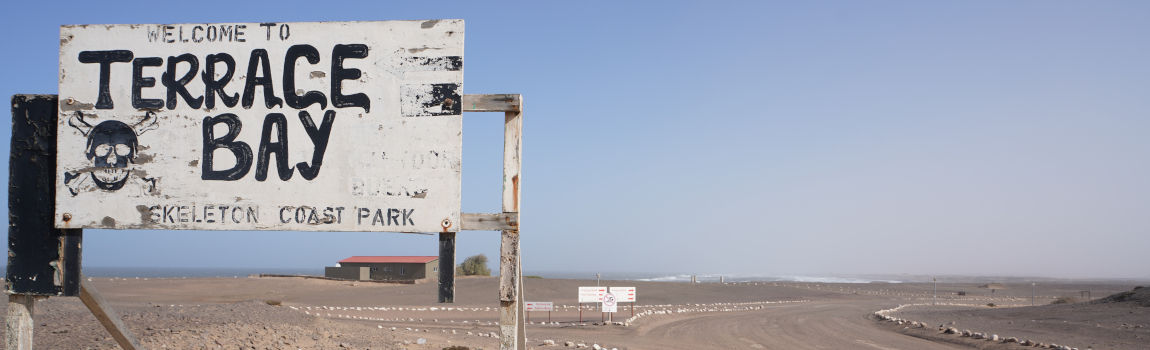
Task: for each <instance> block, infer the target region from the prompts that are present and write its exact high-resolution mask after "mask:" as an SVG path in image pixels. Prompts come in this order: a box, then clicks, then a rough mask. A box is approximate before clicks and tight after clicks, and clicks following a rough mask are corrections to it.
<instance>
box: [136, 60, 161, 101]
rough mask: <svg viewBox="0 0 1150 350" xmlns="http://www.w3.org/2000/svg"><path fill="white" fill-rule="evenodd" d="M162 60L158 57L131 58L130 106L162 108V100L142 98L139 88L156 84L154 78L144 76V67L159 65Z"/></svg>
mask: <svg viewBox="0 0 1150 350" xmlns="http://www.w3.org/2000/svg"><path fill="white" fill-rule="evenodd" d="M163 64H164V60H163V59H161V58H159V57H137V58H136V59H134V60H132V108H148V109H160V108H164V100H161V99H158V98H143V97H142V96H141V90H143V88H146V87H153V86H156V78H152V77H144V67H159V66H161V65H163Z"/></svg>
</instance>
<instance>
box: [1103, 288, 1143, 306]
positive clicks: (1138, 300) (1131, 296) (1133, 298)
mask: <svg viewBox="0 0 1150 350" xmlns="http://www.w3.org/2000/svg"><path fill="white" fill-rule="evenodd" d="M1095 302H1096V303H1131V304H1137V305H1140V306H1145V307H1150V287H1134V290H1132V291H1129V292H1121V293H1117V294H1113V295H1111V296H1108V297H1105V298H1102V299H1098V300H1097V301H1095Z"/></svg>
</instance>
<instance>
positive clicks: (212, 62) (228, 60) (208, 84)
mask: <svg viewBox="0 0 1150 350" xmlns="http://www.w3.org/2000/svg"><path fill="white" fill-rule="evenodd" d="M210 28H215V27H209V29H210ZM209 33H210V32H209ZM221 62H222V63H223V64H224V65H225V66H227V67H228V70H227V72H226V73H224V76H222V77H220V79H219V80H216V63H221ZM235 72H236V60H235V59H232V55H229V54H226V53H222V52H221V53H218V54H215V55H208V57H207V60H206V61H205V62H204V73H203V74H202V75H200V78H201V79H202V80H203V81H204V100H205V101H204V104H205V107H207V108H208V109H212V108H216V98H215V96H216V95H217V94H219V95H220V100H221V101H223V102H224V105H225V106H228V107H229V108H231V107H235V106H236V102H238V100H239V98H240V94H238V93H237V94H232V95H231V96H228V93H227V92H224V86H227V85H228V82H230V81H232V74H235ZM109 108H111V107H109Z"/></svg>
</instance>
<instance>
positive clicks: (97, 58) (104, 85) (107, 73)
mask: <svg viewBox="0 0 1150 350" xmlns="http://www.w3.org/2000/svg"><path fill="white" fill-rule="evenodd" d="M133 57H135V55H133V54H132V51H128V50H111V51H80V55H79V59H80V63H99V64H100V97H99V98H97V99H96V109H112V94H111V93H109V92H108V90H109V84H110V81H111V78H112V76H111V73H112V72H111V71H112V63H114V62H132V58H133Z"/></svg>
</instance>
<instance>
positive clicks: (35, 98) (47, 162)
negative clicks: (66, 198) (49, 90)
mask: <svg viewBox="0 0 1150 350" xmlns="http://www.w3.org/2000/svg"><path fill="white" fill-rule="evenodd" d="M56 115H57V98H56V96H55V95H15V96H12V150H11V154H10V156H9V163H8V222H9V225H8V271H7V273H8V275H7V278H6V280H5V285H4V289H5V291H6V292H7V293H8V294H25V295H51V296H79V295H80V267H81V264H80V257H81V251H80V243H81V240H82V238H83V230H80V229H56V228H55V227H54V226H53V223H54V222H55V218H56Z"/></svg>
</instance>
